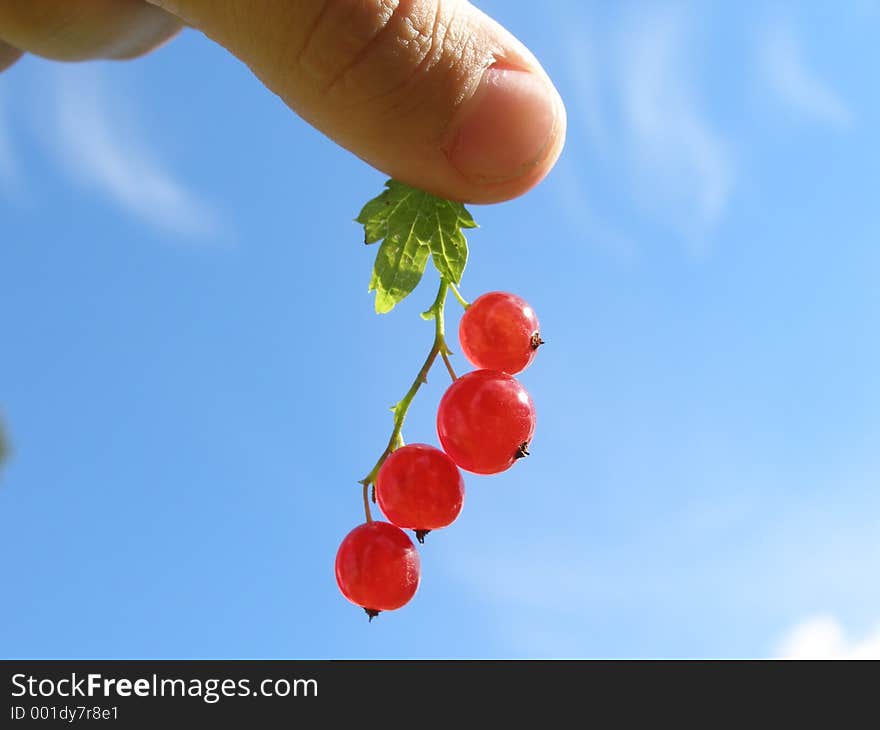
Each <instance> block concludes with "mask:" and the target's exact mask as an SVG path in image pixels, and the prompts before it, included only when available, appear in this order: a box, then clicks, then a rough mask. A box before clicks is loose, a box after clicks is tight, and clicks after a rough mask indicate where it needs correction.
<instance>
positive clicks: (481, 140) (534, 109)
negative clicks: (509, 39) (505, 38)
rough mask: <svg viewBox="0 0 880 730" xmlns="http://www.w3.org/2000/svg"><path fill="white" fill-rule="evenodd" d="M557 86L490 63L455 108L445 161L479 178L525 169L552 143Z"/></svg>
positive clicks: (499, 178)
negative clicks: (473, 89) (463, 102)
mask: <svg viewBox="0 0 880 730" xmlns="http://www.w3.org/2000/svg"><path fill="white" fill-rule="evenodd" d="M557 96H558V95H557V93H556V90H555V89H554V88H553V87H552V86H551V85H550V82H549V81H547V80H545V79H544V78H542V77H541V76H540V75H539V74H535V73H529V72H528V71H516V70H513V69H506V68H498V67H495V66H493V67H490V68H488V69H487V70H486V71H485V73H484V74H483V78H482V79H481V81H480V86H479V87H478V89H477V91H476V92H475V93H474V95H473V97H471V99H470V100H469V101H468V102H467V103H466V105H465V106H464V107H463V108H462V109H461V111H460V112H459V113H460V114H461V120H460V121H458V122H457V123H458V125H459V126H458V129H457V131H456V132H455V134H454V137H453V139H452V143H451V144H450V145H449V147H448V148H447V155H448V157H449V160H450V162H452V164H453V165H454V166H455V167H456V169H458V171H459V172H461V173H462V174H463V175H464V176H465V177H467V178H469V179H471V180H472V181H474V182H479V183H499V182H504V181H506V180H512V179H514V178H517V177H519V176H521V175H523V174H525V173H526V172H527V171H528V170H529V169H530V168H532V167H534V166H535V165H537V164H538V163H540V162H541V161H542V160H543V159H544V158H545V156H546V154H547V152H548V150H549V149H550V147H551V146H552V145H553V142H554V140H555V136H556V131H557V130H556V127H557V116H558V115H559V111H558V105H559V102H557Z"/></svg>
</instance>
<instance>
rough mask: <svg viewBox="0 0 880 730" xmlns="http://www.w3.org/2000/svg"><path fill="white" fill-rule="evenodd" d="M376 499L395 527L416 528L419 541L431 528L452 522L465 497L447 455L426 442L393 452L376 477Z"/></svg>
mask: <svg viewBox="0 0 880 730" xmlns="http://www.w3.org/2000/svg"><path fill="white" fill-rule="evenodd" d="M376 499H377V500H378V502H379V507H380V508H381V509H382V512H383V514H384V515H385V516H386V517H387V518H388V519H389V520H390V521H391V522H393V523H394V524H395V525H397V526H398V527H404V528H407V529H410V530H415V531H416V537H417V538H418V539H419V542H424V537H425V535H426V534H427V533H428V532H430V531H431V530H436V529H438V528H441V527H446V526H447V525H451V524H452V523H453V522H454V521H455V518H456V517H458V513H459V512H461V505H462V502H463V500H464V479H462V477H461V472H460V471H459V470H458V467H457V466H456V465H455V462H453V461H452V459H450V458H449V457H448V456H447V455H446V454H444V453H443V452H442V451H440V449H435V448H434V447H433V446H428V445H427V444H408V445H407V446H401V447H400V448H399V449H397V450H396V451H394V452H393V453H392V454H391V455H390V456H389V457H388V458H387V459H385V463H384V464H382V468H381V469H379V474H378V475H377V476H376Z"/></svg>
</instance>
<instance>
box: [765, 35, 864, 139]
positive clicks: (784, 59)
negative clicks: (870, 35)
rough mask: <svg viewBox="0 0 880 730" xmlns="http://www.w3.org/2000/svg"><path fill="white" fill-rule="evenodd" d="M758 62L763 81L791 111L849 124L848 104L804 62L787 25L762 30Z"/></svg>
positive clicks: (795, 39)
mask: <svg viewBox="0 0 880 730" xmlns="http://www.w3.org/2000/svg"><path fill="white" fill-rule="evenodd" d="M760 63H761V73H762V75H763V77H764V80H765V82H766V83H767V84H768V86H769V87H770V88H771V89H772V90H773V92H774V93H775V94H776V95H777V96H778V98H779V99H780V100H781V101H782V102H783V103H785V104H786V105H787V106H788V107H789V108H790V109H791V110H793V111H795V112H797V113H798V114H801V115H802V116H805V117H809V118H811V119H814V120H816V121H818V122H823V123H825V124H829V125H831V126H833V127H838V128H840V129H844V128H846V127H848V126H850V125H851V124H852V121H853V114H852V111H851V110H850V108H849V106H848V105H847V103H846V102H845V101H844V100H843V99H842V98H841V97H840V95H839V94H838V93H837V92H836V91H835V90H834V89H833V88H831V86H829V85H828V84H827V83H826V82H825V81H824V80H823V79H821V78H820V77H819V76H818V75H817V74H816V72H814V71H813V70H812V69H811V68H810V67H809V66H808V65H807V62H806V59H805V58H804V53H803V49H802V47H801V43H800V41H799V39H798V37H797V36H796V35H795V33H794V31H793V30H792V29H791V28H790V27H787V26H785V25H780V24H777V25H775V26H773V28H771V29H769V30H768V31H767V32H765V34H764V37H763V39H762V40H761V49H760Z"/></svg>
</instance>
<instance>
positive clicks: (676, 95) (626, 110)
mask: <svg viewBox="0 0 880 730" xmlns="http://www.w3.org/2000/svg"><path fill="white" fill-rule="evenodd" d="M686 29H687V19H686V18H684V17H683V16H682V15H681V14H680V13H678V12H675V11H671V10H665V11H660V10H655V11H653V12H649V11H645V12H642V13H640V14H639V15H638V16H634V17H633V18H632V20H631V21H630V23H629V24H628V26H627V28H626V30H625V32H624V33H623V34H622V36H621V44H620V49H619V50H620V56H619V62H620V68H619V76H620V78H619V85H620V95H621V107H622V109H621V111H622V114H623V122H624V124H625V128H626V130H627V132H628V135H629V143H630V144H629V147H630V156H631V158H632V161H633V163H634V165H635V167H636V171H637V174H638V176H639V178H640V180H641V183H642V185H641V187H642V190H643V193H647V194H648V195H649V196H650V200H651V202H652V203H654V204H655V205H656V203H658V202H659V203H660V206H659V209H661V210H664V211H670V210H671V212H672V214H673V215H674V221H673V222H674V223H676V224H677V226H678V227H679V228H683V229H684V230H685V232H688V233H690V234H692V235H696V236H699V235H701V234H702V233H704V232H705V231H706V230H707V229H709V228H711V227H712V226H713V225H715V224H716V223H717V222H718V221H719V219H720V218H721V216H722V214H723V212H724V209H725V207H726V205H727V202H728V199H729V196H730V193H731V189H732V187H733V182H734V171H733V165H732V162H731V154H730V150H729V145H728V144H727V142H726V141H725V139H724V138H723V136H722V135H721V133H720V132H718V131H717V130H716V129H715V128H713V126H712V124H711V123H710V121H709V119H708V117H707V115H706V113H705V112H704V110H703V109H702V106H701V104H700V101H699V99H698V94H697V91H696V88H695V86H694V84H693V82H692V79H691V78H690V73H689V69H692V68H695V67H696V64H695V63H694V61H693V59H691V58H689V57H688V54H687V52H686V51H687V43H686V41H687V36H686Z"/></svg>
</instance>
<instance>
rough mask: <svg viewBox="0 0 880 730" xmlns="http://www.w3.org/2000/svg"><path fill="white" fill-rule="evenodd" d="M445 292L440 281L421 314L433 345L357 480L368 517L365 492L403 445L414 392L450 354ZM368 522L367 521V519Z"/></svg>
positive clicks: (447, 284) (444, 287) (442, 280)
mask: <svg viewBox="0 0 880 730" xmlns="http://www.w3.org/2000/svg"><path fill="white" fill-rule="evenodd" d="M448 292H449V282H448V281H446V280H445V279H443V278H441V279H440V288H439V289H438V290H437V297H436V298H435V299H434V303H433V304H432V305H431V307H430V308H429V309H428V311H427V312H425V313H424V314H423V315H422V316H423V317H424V318H425V319H433V320H434V343H433V344H432V345H431V349H430V351H429V352H428V356H427V357H426V358H425V362H424V363H423V364H422V367H421V369H420V370H419V372H418V373H417V374H416V377H415V380H413V383H412V385H410V387H409V390H408V391H406V395H404V396H403V398H402V399H401V400H400V402H399V403H398V404H397V405H396V406H394V408H393V409H392V410H393V411H394V428H393V429H392V431H391V437H390V438H389V439H388V445H387V446H386V447H385V450H384V451H383V452H382V455H381V456H380V457H379V460H378V461H377V462H376V464H375V465H374V466H373V468H372V469H370V473H369V474H367V476H365V477H364V478H363V479H361V481H360V483H361V484H363V485H364V499H365V502H364V505H365V507H366V510H367V515H368V516H369V505H367V503H366V493H367V492H366V489H367V487H368V486H369V485H371V484H375V482H376V475H377V474H378V473H379V469H381V468H382V464H384V463H385V459H387V458H388V456H389V455H390V454H391V452H392V451H394V450H395V449H396V448H398V447H399V446H400V445H402V444H403V436H402V435H401V431H402V429H403V422H404V421H405V420H406V414H407V411H409V406H410V404H411V403H412V400H413V398H415V395H416V393H418V391H419V388H421V387H422V384H423V383H427V382H428V371H429V370H430V369H431V366H432V365H433V364H434V361H435V360H436V359H437V355H442V357H443V358H444V359H446V356H447V355H448V354H449V348H448V347H447V345H446V331H445V329H444V320H443V312H444V308H445V306H446V295H447V293H448ZM367 521H369V518H368V520H367Z"/></svg>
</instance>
